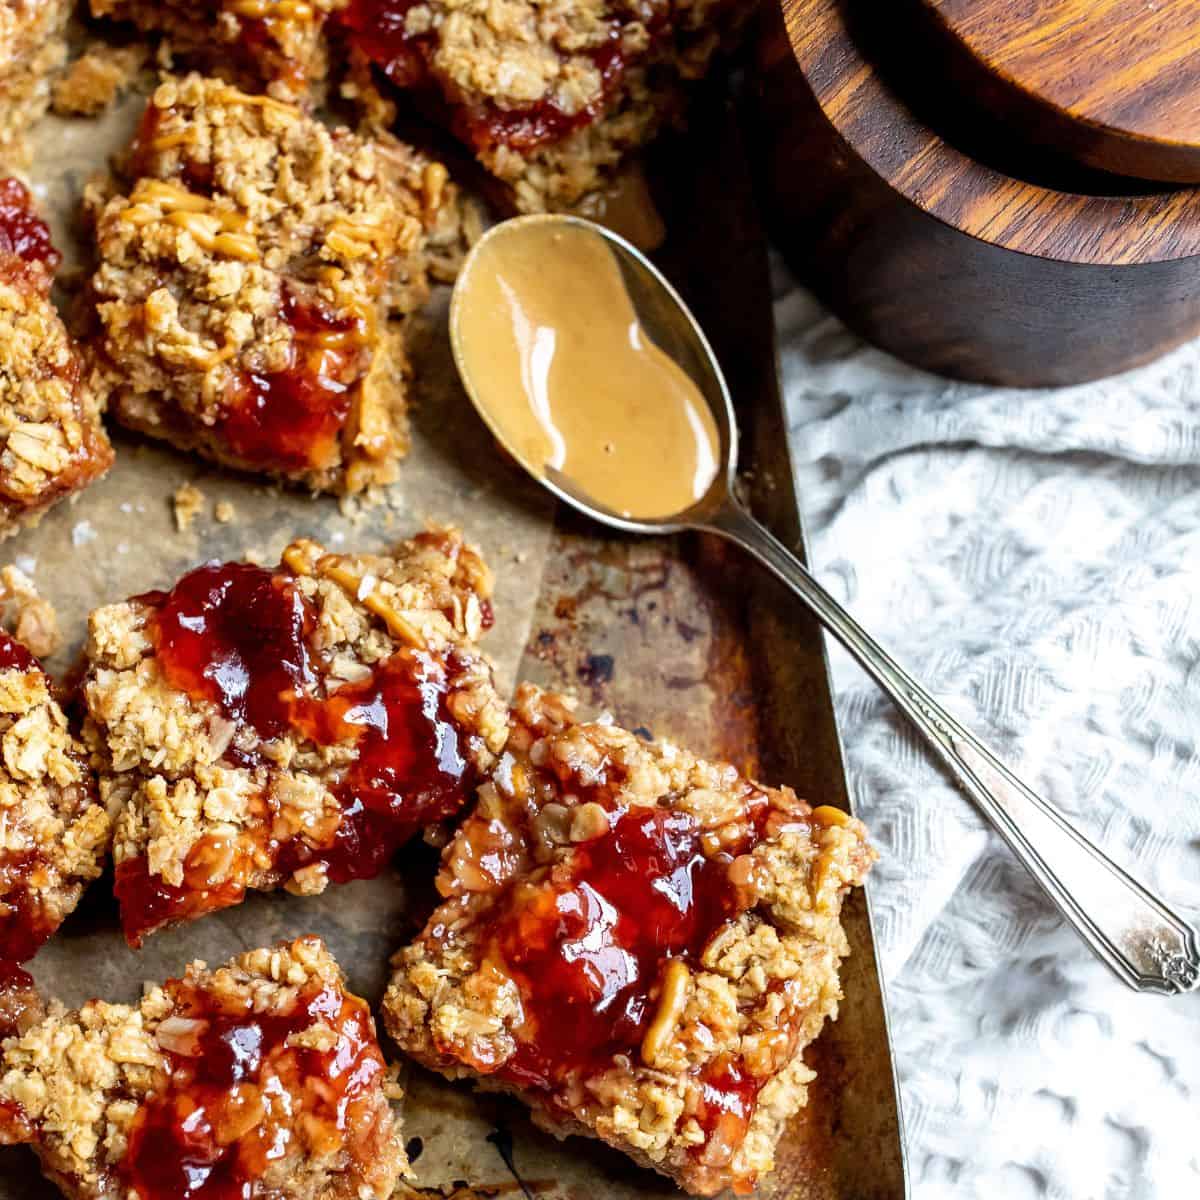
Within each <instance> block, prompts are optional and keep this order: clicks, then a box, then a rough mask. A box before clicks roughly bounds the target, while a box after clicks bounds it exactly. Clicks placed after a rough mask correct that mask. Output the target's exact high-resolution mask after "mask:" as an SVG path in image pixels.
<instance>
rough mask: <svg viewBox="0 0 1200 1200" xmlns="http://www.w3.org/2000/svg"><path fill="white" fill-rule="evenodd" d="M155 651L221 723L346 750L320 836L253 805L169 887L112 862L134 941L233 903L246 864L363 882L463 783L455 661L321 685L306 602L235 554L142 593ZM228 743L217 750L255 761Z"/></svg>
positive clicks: (405, 654) (411, 663) (448, 808)
mask: <svg viewBox="0 0 1200 1200" xmlns="http://www.w3.org/2000/svg"><path fill="white" fill-rule="evenodd" d="M140 599H141V600H142V602H143V603H146V604H149V605H152V606H153V607H155V608H156V609H157V612H156V613H155V616H154V619H153V621H152V623H151V636H152V639H153V642H154V646H155V655H156V658H157V659H158V662H159V664H160V666H161V667H162V670H163V673H164V675H165V676H166V678H167V679H168V681H169V682H170V683H171V684H172V685H173V686H174V687H177V688H179V689H180V690H181V691H184V692H186V693H187V694H188V695H190V696H193V697H195V698H197V699H204V700H209V701H212V702H213V703H215V704H217V705H218V706H219V707H220V709H221V711H222V712H223V713H224V715H225V716H226V717H228V718H229V719H230V720H231V721H234V722H236V723H237V724H238V725H241V726H248V727H250V728H252V729H253V730H254V731H255V732H256V733H257V734H258V736H259V737H260V738H262V739H264V740H269V739H272V738H277V737H280V736H282V735H283V734H285V733H288V732H292V733H295V734H298V735H299V736H301V737H304V738H307V739H308V740H310V741H312V742H316V743H317V744H318V745H322V746H327V745H333V744H335V743H341V744H345V743H352V744H354V745H355V747H356V754H355V757H354V759H353V760H352V761H351V762H350V763H349V764H348V765H347V766H346V767H345V768H344V770H343V772H342V774H341V776H340V778H338V779H337V780H336V781H334V782H333V783H331V785H330V786H331V790H332V791H333V794H334V796H335V797H336V798H337V801H338V803H339V806H340V808H341V813H340V817H339V820H338V822H337V826H336V828H335V829H334V830H332V831H328V836H327V837H326V840H324V841H320V840H318V839H319V838H321V836H322V834H321V832H320V831H317V832H316V833H315V834H314V833H313V832H311V831H310V833H309V834H308V835H307V836H305V837H301V836H294V837H288V838H281V837H280V836H279V835H278V833H277V832H276V831H275V830H274V828H273V824H272V820H271V814H270V813H268V812H267V811H266V803H265V801H264V802H263V812H262V814H260V816H261V819H260V820H259V821H258V822H256V823H255V824H254V825H253V826H252V827H251V828H250V829H249V830H248V831H247V832H246V833H244V834H243V835H242V836H241V838H239V839H238V840H237V841H236V842H235V843H234V844H230V845H227V844H224V842H223V839H220V838H215V837H210V838H205V839H203V840H202V841H201V842H200V843H198V844H197V845H196V846H194V847H193V848H192V851H191V853H190V854H189V856H188V860H187V862H186V863H185V868H184V880H183V883H182V884H180V885H175V884H168V883H167V882H165V881H164V880H163V879H162V878H160V877H159V876H156V875H152V874H150V872H149V870H148V866H147V863H146V860H145V859H144V858H142V859H134V860H127V861H125V862H123V863H121V864H120V865H119V866H118V867H117V871H116V884H115V890H116V893H117V898H118V900H119V901H120V904H121V917H122V922H123V925H124V928H125V935H126V937H127V938H128V939H129V941H130V942H131V944H133V945H138V944H140V941H141V938H142V937H143V935H144V934H146V933H148V932H150V931H151V930H153V929H157V928H159V927H160V926H162V925H165V924H167V923H169V922H172V921H178V920H186V919H190V918H192V917H197V916H200V915H202V914H203V913H205V912H209V911H212V910H214V909H218V908H226V907H228V906H230V905H233V904H237V903H238V902H239V901H240V900H241V899H242V897H243V896H244V894H245V890H246V886H247V884H248V883H249V881H250V879H251V877H252V876H253V875H254V874H255V873H256V872H263V873H265V875H267V876H269V875H275V876H277V877H278V879H280V880H282V879H285V878H287V877H288V876H289V875H291V874H292V873H294V872H295V871H297V870H299V869H300V868H302V867H306V866H310V865H313V864H323V865H324V866H325V868H326V873H327V875H328V878H329V879H331V880H332V881H333V882H335V883H344V882H346V881H347V880H351V879H368V878H371V877H373V876H375V875H377V874H378V873H379V872H380V870H382V869H383V867H384V865H385V864H386V862H387V861H388V859H389V858H390V857H391V856H392V855H393V854H394V853H395V851H396V850H397V849H398V848H399V847H400V846H401V845H402V844H403V843H404V842H406V841H407V840H408V839H409V838H410V837H411V836H412V835H413V834H414V833H415V832H416V831H417V830H418V829H419V828H420V827H421V826H423V825H426V824H429V823H430V822H432V821H437V820H441V819H443V818H445V817H448V816H451V815H452V814H453V813H455V812H456V811H457V810H458V809H459V808H460V807H461V806H462V804H463V801H464V798H465V797H466V795H467V793H468V791H469V790H470V788H471V787H472V786H473V781H472V772H471V768H470V765H469V763H468V761H467V758H466V753H465V746H464V744H463V740H462V735H461V734H460V733H459V730H458V728H457V726H456V724H455V722H454V720H453V719H452V717H451V715H450V713H449V711H448V710H447V707H446V696H447V694H448V692H449V689H450V686H451V683H452V679H453V676H454V674H455V672H456V671H457V670H459V662H458V659H457V657H456V656H455V655H454V654H451V655H450V656H449V658H448V660H447V661H446V662H442V661H440V660H438V659H435V658H433V657H432V656H431V655H429V654H427V653H423V652H419V651H416V650H412V649H404V650H400V651H398V652H397V653H395V654H393V655H392V656H391V658H388V659H386V660H385V661H384V662H382V663H380V664H379V665H378V666H377V667H376V668H375V670H374V671H373V672H372V674H371V675H370V676H369V677H368V678H366V679H364V680H362V681H361V682H359V683H355V684H352V685H347V686H342V687H339V688H338V689H337V690H335V691H333V692H332V693H330V692H329V691H328V690H327V688H326V685H325V675H324V664H323V663H322V662H321V661H320V659H319V658H318V657H317V656H316V655H314V654H313V652H312V651H311V650H310V649H309V645H308V638H309V635H310V634H311V633H312V631H313V628H314V626H315V623H316V617H315V614H314V613H313V611H312V608H311V605H309V604H308V602H307V601H306V600H305V599H304V598H303V596H301V595H300V593H299V591H298V590H297V589H296V588H295V586H294V584H293V583H292V582H291V581H290V580H289V579H287V578H286V577H285V576H283V575H280V574H276V573H273V572H271V571H267V570H264V569H263V568H261V567H255V566H251V565H249V564H246V563H226V564H218V563H209V564H207V565H206V566H203V567H199V568H198V569H197V570H195V571H192V572H190V573H189V574H188V575H185V576H184V577H183V578H182V579H181V580H180V581H179V582H178V583H177V584H176V585H175V587H174V589H173V590H172V591H171V592H170V593H161V592H159V593H148V594H147V595H145V596H142V597H140ZM237 740H238V739H237V737H236V734H235V738H234V741H233V742H232V743H231V744H230V746H229V748H228V749H227V750H226V756H227V757H228V758H230V759H231V760H232V761H235V762H238V763H239V764H241V765H247V764H252V763H254V762H257V761H258V756H257V754H256V753H255V752H247V751H245V750H243V749H239V748H238V745H237Z"/></svg>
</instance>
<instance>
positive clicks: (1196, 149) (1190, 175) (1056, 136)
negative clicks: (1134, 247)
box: [914, 0, 1200, 184]
mask: <svg viewBox="0 0 1200 1200" xmlns="http://www.w3.org/2000/svg"><path fill="white" fill-rule="evenodd" d="M1008 2H1009V0H992V3H993V4H996V5H997V6H998V7H997V8H996V18H997V20H996V22H995V23H994V24H995V26H996V27H998V28H1004V29H1005V30H1006V32H1011V34H1012V36H1014V37H1015V36H1017V35H1018V34H1024V35H1028V32H1029V30H1028V28H1025V27H1022V26H1021V25H1020V24H1019V23H1016V22H1013V23H1011V24H1009V25H1008V26H1004V25H1003V23H1002V17H1003V8H1002V6H1003V5H1004V4H1006V3H1008ZM1192 2H1194V0H1192ZM914 7H915V11H916V13H917V14H918V19H920V20H924V21H927V22H929V24H930V25H931V27H932V28H933V30H934V31H935V33H936V36H937V37H938V38H939V39H940V40H941V44H942V45H943V47H944V48H945V50H946V52H947V53H949V54H952V55H953V56H954V57H955V59H956V61H957V64H958V66H959V68H960V69H961V70H962V71H963V73H964V76H965V77H967V78H970V77H972V76H973V77H974V78H975V80H976V81H977V83H978V85H979V86H980V87H981V88H988V89H991V90H992V93H993V95H994V97H995V98H996V99H998V100H999V101H1001V102H1002V103H1003V105H1004V107H1005V108H1006V109H1007V110H1008V115H1009V116H1010V117H1011V118H1012V119H1014V120H1015V121H1017V122H1019V123H1020V124H1021V125H1022V126H1024V127H1025V130H1026V132H1027V133H1028V134H1030V135H1032V136H1035V137H1038V138H1039V139H1041V140H1043V141H1045V142H1047V143H1049V144H1053V145H1055V146H1057V147H1058V148H1060V149H1061V150H1062V151H1064V152H1065V153H1066V154H1069V155H1070V156H1071V157H1073V158H1077V159H1078V160H1079V161H1081V162H1084V163H1087V164H1089V165H1090V166H1093V167H1097V168H1099V169H1100V170H1105V171H1112V172H1115V173H1118V174H1122V175H1131V176H1135V177H1137V178H1139V179H1153V180H1162V181H1167V182H1172V183H1191V184H1195V183H1200V125H1198V126H1197V128H1196V130H1195V133H1194V135H1193V131H1192V130H1190V129H1189V130H1188V131H1187V134H1186V136H1174V135H1173V134H1172V133H1171V132H1170V130H1171V129H1172V128H1173V126H1172V123H1171V120H1170V119H1168V117H1167V116H1166V113H1167V112H1168V111H1170V112H1175V111H1176V110H1175V109H1174V108H1171V109H1168V108H1167V107H1166V106H1163V105H1161V104H1156V103H1155V102H1154V100H1153V98H1149V99H1147V100H1146V102H1144V103H1142V104H1141V105H1140V106H1138V107H1137V108H1136V110H1135V111H1136V115H1135V116H1132V117H1131V120H1130V122H1129V123H1128V124H1125V125H1118V124H1115V123H1113V122H1112V121H1111V120H1108V119H1105V118H1104V117H1101V116H1099V115H1098V114H1096V113H1089V112H1088V111H1087V110H1086V109H1085V108H1084V107H1083V106H1082V105H1081V104H1069V103H1066V102H1065V101H1063V100H1062V99H1060V98H1058V97H1055V96H1054V95H1052V94H1050V89H1047V90H1045V91H1043V90H1039V89H1038V88H1037V87H1036V86H1034V85H1033V83H1032V82H1031V81H1030V80H1028V79H1023V78H1021V77H1019V76H1018V74H1017V73H1015V72H1014V71H1013V70H1011V69H1010V68H1009V67H1007V66H1005V64H1004V63H1002V62H1001V61H999V59H998V58H997V56H996V54H995V53H994V46H993V45H989V44H987V42H986V40H985V39H983V38H980V37H977V36H973V31H972V30H971V29H970V28H967V27H964V25H963V24H962V22H960V21H958V20H956V19H955V18H954V17H953V16H952V15H950V14H948V13H947V11H946V9H945V7H944V6H943V5H942V4H940V3H938V0H919V3H918V4H916V5H915V6H914ZM1154 19H1155V18H1154V17H1153V16H1151V15H1149V14H1146V13H1143V14H1141V15H1140V16H1137V15H1135V14H1131V16H1130V20H1131V23H1132V22H1135V21H1152V20H1154ZM1191 19H1195V18H1191ZM1027 24H1028V20H1026V25H1027ZM974 32H978V30H976V31H974ZM1055 66H1056V67H1058V63H1057V61H1056V62H1055ZM1079 70H1080V64H1079V63H1078V62H1075V63H1072V62H1070V61H1067V62H1064V63H1062V65H1061V74H1062V75H1063V76H1065V77H1068V78H1073V77H1074V75H1075V74H1076V73H1077V72H1078V71H1079ZM1094 82H1095V81H1093V83H1094ZM1139 84H1144V85H1145V87H1146V88H1147V89H1148V90H1149V89H1151V87H1152V84H1153V81H1152V80H1151V79H1149V78H1146V79H1144V80H1139ZM1114 86H1115V84H1114ZM1185 108H1187V109H1188V110H1189V111H1190V106H1185Z"/></svg>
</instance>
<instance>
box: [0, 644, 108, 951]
mask: <svg viewBox="0 0 1200 1200" xmlns="http://www.w3.org/2000/svg"><path fill="white" fill-rule="evenodd" d="M111 839H112V823H111V821H110V819H109V814H108V813H107V812H106V811H105V809H104V808H103V807H102V806H101V805H100V804H99V803H97V798H96V784H95V780H94V779H93V777H92V773H91V770H90V769H89V766H88V761H87V754H86V752H85V750H84V748H83V746H82V744H81V743H80V742H79V741H78V740H77V739H76V738H75V737H73V736H72V734H71V731H70V729H69V728H68V725H67V718H66V717H65V715H64V714H63V711H62V709H61V708H60V707H59V705H58V702H57V701H56V700H55V699H54V696H53V695H52V693H51V686H50V679H49V677H48V676H47V675H46V673H45V672H44V671H43V670H42V669H41V667H40V666H39V664H38V663H37V661H36V659H34V657H33V656H32V655H31V654H30V653H29V651H28V650H27V649H26V648H25V647H24V646H23V645H22V644H21V643H20V642H18V641H16V640H15V639H14V638H12V637H10V636H9V635H8V634H7V633H3V632H0V960H4V961H8V962H24V961H25V960H26V959H28V958H32V957H33V955H34V954H35V953H36V952H37V950H38V949H39V948H40V947H41V945H42V943H43V942H45V941H46V940H47V939H48V938H49V937H50V936H51V934H53V933H54V931H55V930H56V929H57V928H58V927H59V925H61V924H62V922H63V921H64V920H65V919H66V917H67V915H68V914H69V913H71V912H73V911H74V909H75V906H76V905H77V904H78V903H79V899H80V897H81V896H82V895H83V891H84V888H85V887H86V886H87V884H88V883H90V882H91V881H92V880H93V879H95V878H96V877H97V876H98V875H99V874H100V872H101V869H102V868H103V865H104V860H105V858H106V857H107V855H108V847H109V842H110V841H111Z"/></svg>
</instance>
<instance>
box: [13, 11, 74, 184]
mask: <svg viewBox="0 0 1200 1200" xmlns="http://www.w3.org/2000/svg"><path fill="white" fill-rule="evenodd" d="M72 7H73V5H72V4H71V2H70V0H6V3H4V4H0V164H3V165H6V166H10V167H11V166H20V167H23V166H26V165H27V164H28V158H29V154H28V148H27V147H26V145H25V133H26V131H27V130H28V129H29V127H30V126H31V125H33V124H34V122H35V121H37V120H38V118H39V117H41V116H42V114H43V113H44V112H45V111H46V107H47V105H48V104H49V103H50V84H51V80H52V77H53V75H54V73H55V72H56V71H57V70H58V69H59V68H60V67H61V66H62V65H63V63H64V62H65V61H66V57H67V51H66V43H65V42H64V41H63V37H62V31H63V27H64V26H65V25H66V23H67V17H68V16H69V15H70V12H71V9H72Z"/></svg>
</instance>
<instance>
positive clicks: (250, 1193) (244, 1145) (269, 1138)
mask: <svg viewBox="0 0 1200 1200" xmlns="http://www.w3.org/2000/svg"><path fill="white" fill-rule="evenodd" d="M9 974H10V976H11V974H12V973H11V972H10V973H9ZM21 982H22V981H20V980H19V979H15V978H10V979H9V980H8V986H7V987H6V988H4V989H3V1000H2V1001H0V1014H3V1016H4V1017H5V1018H6V1021H7V1022H8V1031H10V1032H11V1033H12V1036H10V1037H8V1038H7V1040H6V1041H5V1042H4V1045H3V1049H2V1050H0V1140H3V1141H6V1142H10V1143H16V1142H24V1143H29V1144H30V1145H32V1146H33V1149H34V1150H35V1152H36V1153H37V1155H38V1157H39V1158H40V1159H41V1163H42V1169H43V1170H44V1171H45V1173H46V1175H47V1176H48V1177H49V1178H50V1179H51V1180H53V1181H54V1182H55V1183H56V1184H58V1186H59V1187H60V1188H61V1189H62V1190H63V1192H64V1193H65V1194H66V1195H67V1196H68V1197H71V1198H72V1200H124V1198H125V1197H133V1196H137V1197H139V1198H140V1200H188V1198H189V1197H195V1198H197V1200H199V1198H200V1197H216V1196H222V1197H233V1196H237V1197H239V1198H241V1200H260V1198H261V1200H268V1198H269V1200H387V1198H388V1197H389V1196H390V1195H391V1194H392V1190H393V1188H394V1187H395V1185H396V1182H397V1180H398V1178H399V1177H400V1176H401V1175H402V1174H403V1173H404V1172H405V1170H406V1168H407V1162H406V1159H405V1156H404V1150H403V1147H402V1144H401V1141H400V1133H399V1122H398V1120H397V1119H396V1118H395V1117H394V1116H393V1114H392V1111H391V1108H390V1106H389V1104H388V1100H387V1096H386V1094H385V1091H386V1090H390V1089H389V1087H388V1083H387V1069H386V1067H385V1066H384V1062H383V1058H382V1056H381V1055H380V1052H379V1045H378V1043H377V1041H376V1037H375V1022H374V1020H373V1019H372V1017H371V1012H370V1009H369V1008H368V1007H367V1005H366V1003H365V1002H364V1001H362V1000H360V999H359V998H358V997H357V996H353V995H351V994H350V993H349V992H347V991H346V988H345V982H344V980H343V978H342V973H341V971H340V970H339V969H338V966H337V963H335V962H334V960H333V959H332V958H331V957H330V954H329V952H328V950H326V948H325V946H324V945H323V944H322V942H321V941H320V939H319V938H316V937H305V938H299V939H298V940H296V941H294V942H292V943H290V944H288V943H286V942H284V943H281V944H279V945H278V946H275V947H274V948H272V949H264V950H251V951H249V952H248V953H246V954H242V955H239V957H237V958H235V959H234V960H233V961H232V962H231V963H229V964H227V965H226V966H223V967H220V968H218V969H217V970H214V971H209V970H207V969H206V967H205V965H204V963H201V962H196V963H192V964H191V965H190V966H189V967H188V968H187V971H186V973H185V974H184V976H183V978H182V979H171V980H168V981H167V982H166V983H164V984H161V985H151V986H148V987H147V989H146V992H145V995H144V996H143V997H142V1000H141V1002H140V1003H139V1004H136V1005H127V1004H108V1003H106V1002H105V1001H103V1000H91V1001H89V1002H88V1003H86V1004H84V1005H83V1007H82V1008H80V1009H79V1010H78V1011H72V1012H66V1011H64V1010H63V1009H62V1007H61V1006H60V1005H57V1004H53V1003H52V1004H51V1005H49V1006H48V1009H47V1010H44V1011H39V1008H40V1006H39V1004H38V1002H37V1000H36V996H35V994H33V993H32V992H30V991H29V989H28V986H27V985H28V982H29V981H28V979H26V980H25V981H24V982H25V984H26V987H24V988H22V986H21Z"/></svg>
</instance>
